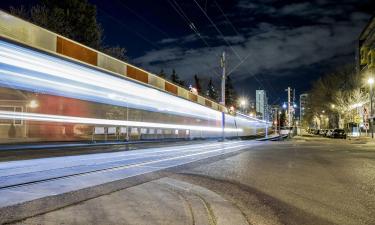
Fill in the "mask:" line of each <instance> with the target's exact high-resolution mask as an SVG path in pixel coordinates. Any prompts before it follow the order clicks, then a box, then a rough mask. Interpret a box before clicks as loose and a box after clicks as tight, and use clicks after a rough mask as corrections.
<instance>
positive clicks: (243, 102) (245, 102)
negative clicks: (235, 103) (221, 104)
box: [239, 98, 247, 113]
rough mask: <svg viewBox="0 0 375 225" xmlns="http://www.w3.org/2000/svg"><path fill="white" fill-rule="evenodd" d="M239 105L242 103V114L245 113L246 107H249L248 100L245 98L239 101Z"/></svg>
mask: <svg viewBox="0 0 375 225" xmlns="http://www.w3.org/2000/svg"><path fill="white" fill-rule="evenodd" d="M239 103H240V107H241V109H242V112H243V113H245V107H246V105H247V100H246V99H245V98H241V99H240V100H239Z"/></svg>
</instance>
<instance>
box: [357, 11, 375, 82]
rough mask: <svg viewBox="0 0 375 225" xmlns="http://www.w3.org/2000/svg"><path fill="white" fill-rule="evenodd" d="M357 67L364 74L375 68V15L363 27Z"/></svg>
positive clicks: (359, 42)
mask: <svg viewBox="0 0 375 225" xmlns="http://www.w3.org/2000/svg"><path fill="white" fill-rule="evenodd" d="M357 69H358V72H360V73H362V74H364V75H365V74H367V72H374V69H375V16H374V17H373V18H372V19H371V20H370V21H369V23H368V24H367V25H366V27H365V28H364V29H363V31H362V33H361V35H360V36H359V40H358V50H357Z"/></svg>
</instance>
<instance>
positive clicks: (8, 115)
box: [0, 110, 243, 132]
mask: <svg viewBox="0 0 375 225" xmlns="http://www.w3.org/2000/svg"><path fill="white" fill-rule="evenodd" d="M0 118H1V119H11V120H14V119H16V120H31V121H40V122H56V123H73V124H89V125H104V126H130V127H148V128H166V129H183V130H196V131H211V132H222V128H221V127H207V126H192V125H182V124H168V123H150V122H139V121H128V120H108V119H96V118H87V117H74V116H60V115H50V114H40V113H26V112H12V111H2V110H0ZM224 131H225V132H242V131H243V130H242V129H235V128H225V129H224Z"/></svg>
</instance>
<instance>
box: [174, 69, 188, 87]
mask: <svg viewBox="0 0 375 225" xmlns="http://www.w3.org/2000/svg"><path fill="white" fill-rule="evenodd" d="M171 81H172V82H173V83H175V84H178V85H180V86H185V81H183V80H181V79H180V76H178V74H177V73H176V70H175V69H173V70H172V74H171Z"/></svg>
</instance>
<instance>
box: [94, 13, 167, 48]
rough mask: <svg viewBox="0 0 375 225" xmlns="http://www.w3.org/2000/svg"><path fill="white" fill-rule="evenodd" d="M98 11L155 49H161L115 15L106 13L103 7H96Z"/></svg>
mask: <svg viewBox="0 0 375 225" xmlns="http://www.w3.org/2000/svg"><path fill="white" fill-rule="evenodd" d="M98 9H99V11H101V12H102V13H103V14H104V15H105V16H107V17H108V18H110V19H112V20H113V21H115V22H116V23H118V24H119V25H121V26H122V27H123V28H125V29H126V30H128V31H129V32H131V33H134V34H135V35H137V36H138V37H140V38H141V39H143V40H144V41H145V42H147V43H149V44H150V45H152V46H153V47H155V48H157V49H159V50H160V49H161V48H160V47H159V46H158V45H156V44H154V43H153V42H152V41H150V40H149V39H147V38H146V37H145V36H143V35H142V34H140V33H138V32H137V31H135V30H132V29H129V28H128V27H127V26H126V25H125V24H124V23H123V22H121V21H120V20H118V19H116V18H115V17H113V16H111V15H110V14H109V13H107V12H106V11H104V10H103V9H101V8H98Z"/></svg>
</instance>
